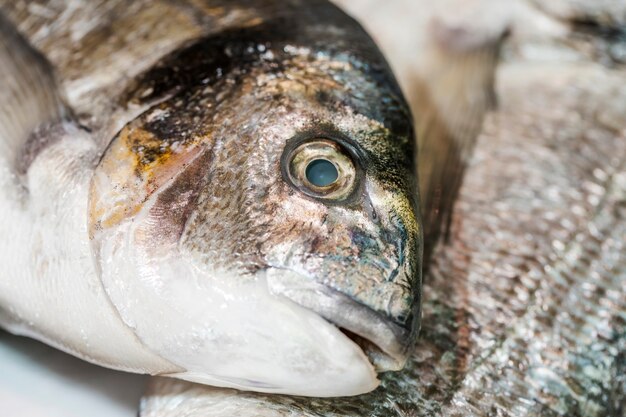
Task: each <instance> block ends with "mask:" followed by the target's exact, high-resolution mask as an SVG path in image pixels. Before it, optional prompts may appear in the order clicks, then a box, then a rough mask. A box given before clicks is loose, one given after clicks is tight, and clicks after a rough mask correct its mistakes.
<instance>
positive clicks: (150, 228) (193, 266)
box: [0, 0, 422, 396]
mask: <svg viewBox="0 0 626 417" xmlns="http://www.w3.org/2000/svg"><path fill="white" fill-rule="evenodd" d="M0 10H1V11H2V21H1V22H0V23H1V28H2V31H3V32H2V34H3V37H2V48H3V49H2V54H3V56H2V58H3V59H2V62H3V63H4V64H3V65H4V66H3V67H0V69H1V70H2V77H0V78H2V79H3V84H1V85H0V86H1V87H2V94H3V95H4V96H3V98H2V103H3V107H2V108H1V109H2V112H3V113H2V119H0V121H2V123H1V128H2V130H0V139H1V141H0V142H1V143H2V146H3V147H4V151H5V152H4V154H3V160H2V161H3V162H2V167H1V168H2V175H1V177H0V181H2V184H0V188H1V189H2V191H1V192H2V193H3V194H2V199H1V200H0V201H1V203H0V204H2V206H1V207H0V210H1V211H2V213H3V216H2V219H1V220H0V236H2V239H0V253H2V259H1V263H2V264H3V270H2V275H1V277H0V324H1V325H2V326H3V327H5V328H6V329H8V330H9V331H11V332H14V333H16V334H22V335H27V336H31V337H34V338H37V339H40V340H43V341H45V342H46V343H49V344H51V345H53V346H56V347H58V348H60V349H62V350H65V351H67V352H69V353H72V354H74V355H76V356H79V357H81V358H83V359H86V360H89V361H91V362H94V363H97V364H100V365H103V366H108V367H112V368H115V369H121V370H125V371H131V372H142V373H150V374H158V375H170V376H174V377H178V378H182V379H186V380H190V381H194V382H200V383H204V384H209V385H217V386H223V387H233V388H240V389H250V390H256V391H262V392H272V393H284V394H298V395H314V396H343V395H355V394H361V393H364V392H368V391H371V390H372V389H374V388H375V387H376V386H377V385H378V383H379V382H378V379H377V371H385V370H398V369H400V368H402V367H403V365H404V363H405V362H406V360H407V358H408V356H409V354H410V352H411V350H412V347H413V345H414V342H415V339H416V337H417V332H418V330H419V317H420V302H421V250H422V242H421V235H422V228H421V223H420V218H419V200H418V194H417V185H416V184H417V179H416V174H415V159H414V156H415V145H414V139H413V128H412V119H411V116H410V111H409V109H408V106H407V104H406V102H405V100H404V98H403V96H402V93H401V91H400V89H399V87H398V85H397V83H396V81H395V79H394V77H393V75H392V73H391V71H390V69H389V68H388V66H387V64H386V62H385V60H384V58H383V56H382V55H381V53H380V52H379V51H378V49H377V47H376V46H375V44H374V43H373V42H372V41H371V39H370V38H369V37H368V36H367V34H366V33H365V32H364V31H363V30H362V29H361V28H360V26H359V25H358V24H357V23H356V22H355V21H354V20H353V19H351V18H349V17H348V16H347V15H345V14H344V13H343V12H341V11H340V10H339V9H338V8H337V7H335V6H333V5H332V4H331V3H328V2H325V1H306V2H305V1H290V2H277V1H234V2H233V1H228V2H224V1H219V0H216V1H212V0H211V1H198V2H196V1H179V2H169V1H163V2H160V1H159V2H135V3H133V4H132V5H130V6H129V5H128V4H127V3H126V2H116V1H106V2H98V3H96V2H87V1H85V2H78V3H75V2H65V1H60V2H35V1H33V2H19V3H15V2H3V3H1V4H0ZM33 109H39V110H38V111H37V112H35V111H34V110H33ZM329 178H330V179H329Z"/></svg>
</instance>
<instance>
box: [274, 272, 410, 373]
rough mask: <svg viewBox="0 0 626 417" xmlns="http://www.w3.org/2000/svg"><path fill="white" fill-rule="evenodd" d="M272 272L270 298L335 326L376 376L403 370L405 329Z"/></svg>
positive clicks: (296, 277) (301, 279) (317, 286)
mask: <svg viewBox="0 0 626 417" xmlns="http://www.w3.org/2000/svg"><path fill="white" fill-rule="evenodd" d="M268 272H269V271H268ZM272 272H273V273H268V281H267V282H268V287H269V290H270V292H271V293H272V294H274V295H281V296H284V297H286V298H288V299H290V300H291V301H293V302H295V303H297V304H298V305H300V306H302V307H304V308H306V309H308V310H311V311H313V312H315V313H316V314H318V315H319V316H321V317H322V318H324V319H325V320H327V321H329V322H330V323H332V324H333V325H335V326H336V327H337V328H338V329H339V331H341V332H342V333H343V334H344V335H345V336H346V337H348V338H349V339H350V340H352V341H353V342H354V343H355V344H356V345H357V346H358V347H359V348H360V349H361V350H362V351H363V353H364V354H365V355H366V356H367V358H368V359H369V361H370V362H371V364H372V365H373V367H374V369H375V370H376V371H377V372H386V371H398V370H400V369H402V368H403V367H404V365H405V364H406V361H407V360H408V357H409V355H410V351H411V349H410V348H411V336H410V332H409V331H408V330H407V329H405V328H403V327H401V326H400V325H398V324H397V323H395V322H393V321H392V319H391V318H389V317H385V316H384V315H383V314H381V313H378V312H376V311H374V310H372V309H371V308H370V307H368V306H366V305H363V304H361V303H359V302H358V301H356V300H354V299H352V298H351V297H349V296H348V295H346V294H343V293H341V292H339V291H337V290H335V289H333V288H330V287H328V286H326V285H324V284H322V283H319V282H316V281H313V280H311V279H310V278H308V277H306V276H304V275H302V274H299V273H297V272H293V271H289V270H284V269H276V270H273V271H272Z"/></svg>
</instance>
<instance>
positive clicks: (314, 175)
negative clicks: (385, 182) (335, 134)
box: [287, 138, 357, 201]
mask: <svg viewBox="0 0 626 417" xmlns="http://www.w3.org/2000/svg"><path fill="white" fill-rule="evenodd" d="M287 165H288V167H287V168H288V169H287V176H288V179H289V181H290V182H291V183H292V185H293V186H294V187H295V188H297V189H298V190H299V191H301V192H303V193H304V194H306V195H308V196H311V197H316V198H320V199H323V200H332V201H342V200H345V199H347V198H348V197H349V196H350V195H351V194H352V191H354V189H355V183H356V177H357V174H356V173H357V169H356V166H355V162H354V161H353V158H352V156H351V154H350V153H349V152H347V151H346V150H345V149H344V148H343V147H342V146H341V145H340V144H339V143H337V142H336V141H333V140H331V139H325V138H315V139H312V140H309V141H306V142H304V143H302V144H300V145H298V146H297V147H296V148H295V149H293V150H292V151H291V152H290V153H289V155H288V162H287Z"/></svg>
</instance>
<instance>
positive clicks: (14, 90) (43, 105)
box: [0, 12, 70, 171]
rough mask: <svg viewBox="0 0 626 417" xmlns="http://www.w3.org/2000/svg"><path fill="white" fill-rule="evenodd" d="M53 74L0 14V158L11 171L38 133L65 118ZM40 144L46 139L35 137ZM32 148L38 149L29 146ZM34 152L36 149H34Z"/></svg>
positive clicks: (49, 67)
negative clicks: (34, 134)
mask: <svg viewBox="0 0 626 417" xmlns="http://www.w3.org/2000/svg"><path fill="white" fill-rule="evenodd" d="M69 114H70V111H69V110H68V108H67V107H66V106H65V105H64V104H63V100H62V98H61V94H60V93H59V89H58V88H57V83H56V81H55V77H54V71H53V69H52V66H51V65H50V63H49V62H48V61H47V60H46V58H45V57H44V56H43V55H41V54H40V53H39V52H37V51H36V50H35V49H34V48H33V47H32V46H31V45H30V44H29V43H28V41H27V40H26V39H24V37H23V36H22V35H20V33H19V32H18V31H17V29H16V28H15V26H14V25H13V24H12V23H11V22H10V21H9V20H8V19H7V18H6V17H5V16H4V15H3V14H2V13H1V12H0V155H1V158H2V159H4V160H5V163H6V164H8V165H9V166H10V167H11V168H12V169H13V170H16V171H17V170H19V169H18V166H20V165H23V164H20V162H19V161H18V159H19V157H20V155H26V157H27V158H32V154H33V152H32V151H31V150H27V149H24V148H25V147H26V146H31V145H27V142H29V138H30V137H31V136H32V135H33V133H34V132H36V131H37V130H38V129H45V128H46V127H47V126H50V125H52V124H55V123H57V122H59V121H61V120H63V119H65V118H68V117H69ZM38 136H39V140H40V141H43V138H44V136H45V135H41V134H40V135H38ZM32 146H34V147H35V148H41V146H38V145H37V144H32ZM35 150H36V149H35Z"/></svg>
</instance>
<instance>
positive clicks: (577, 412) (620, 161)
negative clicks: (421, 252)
mask: <svg viewBox="0 0 626 417" xmlns="http://www.w3.org/2000/svg"><path fill="white" fill-rule="evenodd" d="M452 3H454V2H452ZM470 3H471V4H473V5H474V7H472V6H470ZM599 3H602V6H601V5H600V4H599ZM431 4H432V2H426V1H424V2H412V1H411V2H406V4H403V5H402V6H398V9H396V10H395V11H394V10H393V6H392V5H390V4H387V6H388V7H387V8H384V9H381V8H380V7H379V4H378V3H376V2H369V3H367V5H369V9H368V7H367V6H364V5H363V4H361V5H360V6H359V5H355V4H353V2H345V4H344V6H345V7H346V8H347V9H348V10H352V11H353V12H354V13H355V14H356V15H357V16H360V17H362V20H363V22H366V24H368V25H369V29H370V31H371V33H373V35H374V37H375V38H377V39H379V40H383V42H382V46H383V50H384V51H395V54H393V53H392V54H389V57H390V62H391V64H392V66H394V65H396V67H395V68H396V71H397V73H399V74H405V75H406V76H405V77H401V78H400V81H401V83H402V84H403V86H404V87H405V91H407V98H408V99H409V101H410V102H411V103H416V104H418V106H416V107H415V108H416V109H419V108H421V109H423V110H422V112H419V111H418V112H416V114H415V118H416V130H417V131H418V132H424V133H428V132H431V133H430V135H428V136H426V137H424V136H422V137H420V136H419V135H418V140H419V141H424V140H432V141H433V142H431V143H429V144H426V145H423V146H426V147H429V148H430V150H429V151H427V152H425V153H423V154H420V155H419V157H418V159H420V161H421V158H422V157H426V155H431V156H432V155H434V156H436V157H438V158H440V160H446V158H449V159H448V160H449V161H453V162H451V163H453V166H451V167H449V169H446V167H439V166H435V167H434V170H431V166H430V165H429V164H428V163H425V164H418V167H419V172H420V174H422V173H425V172H434V173H435V174H436V173H437V171H438V170H442V171H443V173H449V174H452V173H454V172H458V170H459V169H461V170H465V176H464V179H463V183H462V185H461V187H460V188H459V194H458V199H457V200H456V202H455V203H454V206H453V209H454V210H453V214H452V218H451V222H450V226H449V229H448V230H447V232H446V233H442V234H440V240H438V241H437V242H426V245H433V248H434V251H433V255H432V258H431V261H430V268H429V270H428V271H427V272H426V273H425V276H424V308H423V311H424V315H423V326H422V334H421V336H420V339H419V341H418V344H417V347H416V349H415V351H414V353H413V356H412V358H411V360H410V362H409V364H408V365H407V367H406V368H405V370H404V371H402V372H399V373H394V374H387V375H385V376H384V377H383V378H382V384H381V387H380V388H379V389H377V390H376V391H374V392H372V393H369V394H366V395H363V396H358V397H353V398H345V399H333V400H332V401H329V400H325V399H301V398H295V397H285V396H266V395H259V394H253V393H242V392H237V391H233V390H220V389H207V388H204V387H200V386H197V385H192V384H186V383H184V382H181V381H174V380H169V379H166V378H155V379H154V380H153V382H152V384H151V386H150V388H149V390H148V393H147V395H146V397H145V398H144V400H143V401H142V415H143V416H146V417H156V416H158V417H164V416H167V417H177V416H182V415H185V416H203V417H206V416H231V415H232V416H244V415H248V416H271V417H276V416H307V417H308V416H311V417H312V416H333V417H337V416H376V417H396V416H403V417H406V416H410V417H416V416H455V417H456V416H507V417H508V416H520V417H521V416H542V417H545V416H548V417H552V416H555V417H556V416H594V417H595V416H597V417H599V416H616V417H617V416H623V415H624V412H625V411H624V410H626V394H625V393H626V388H625V387H626V385H625V380H624V375H626V368H625V366H626V361H625V360H624V358H625V357H626V356H625V352H626V350H625V349H626V334H625V333H624V329H625V328H626V327H625V322H624V319H625V312H626V298H625V296H624V294H626V287H625V285H626V279H625V278H626V257H625V256H624V254H625V251H624V242H625V236H626V229H625V226H626V222H625V221H624V219H625V216H626V212H625V211H624V207H625V206H624V202H625V197H626V188H625V186H626V182H625V181H624V179H625V178H626V177H625V169H626V166H625V162H626V135H625V133H626V124H625V120H626V118H625V117H624V116H625V115H626V107H625V106H626V90H625V89H624V86H625V85H626V71H625V67H624V61H623V60H621V61H620V59H619V57H620V55H619V54H616V53H615V52H616V51H618V50H619V49H620V48H623V46H624V39H625V38H624V37H623V33H624V32H623V29H621V30H622V31H620V29H618V28H620V27H621V28H623V27H624V22H626V13H625V12H626V9H625V8H624V3H623V2H619V1H615V2H611V1H607V2H591V3H589V2H588V3H585V4H583V2H578V1H559V2H550V4H548V3H547V2H543V3H540V2H532V3H531V4H530V5H531V6H532V7H528V6H529V4H527V3H525V2H507V5H506V8H509V7H510V9H509V12H510V13H511V14H508V15H507V14H504V17H503V14H502V9H500V7H502V4H503V3H502V2H489V1H478V2H466V1H463V2H458V3H456V8H455V7H451V5H450V2H448V3H447V6H448V7H451V8H443V9H442V10H443V11H444V13H443V14H438V15H437V16H438V18H440V19H441V22H442V23H444V24H445V25H447V26H448V27H449V28H451V29H452V30H451V31H449V32H448V33H449V34H450V35H453V36H451V37H450V38H448V39H451V40H453V42H451V43H444V44H439V46H446V45H447V46H448V48H447V49H446V48H444V49H439V50H438V51H439V52H440V53H441V54H440V55H438V56H439V57H440V58H442V60H439V62H440V64H439V65H442V66H441V67H439V66H438V65H436V64H437V61H432V60H428V61H427V62H425V63H424V62H417V61H419V60H420V58H419V57H417V56H415V55H411V54H408V53H407V51H416V50H418V51H423V49H418V48H416V47H413V48H411V45H410V43H411V41H409V40H408V39H406V38H402V37H401V36H400V34H401V35H403V36H406V35H407V34H408V33H413V32H410V29H409V28H414V30H415V33H416V34H415V36H414V38H413V39H418V38H419V36H424V35H423V33H422V32H421V31H422V30H426V28H427V27H428V26H427V25H424V26H418V25H415V23H414V20H415V19H418V18H419V15H418V14H417V13H415V14H413V15H412V14H410V13H409V12H408V11H407V10H411V9H412V8H415V10H419V11H421V12H425V11H427V10H429V7H432V6H429V5H431ZM361 7H362V8H361ZM544 8H545V9H546V10H550V9H553V8H554V9H558V10H559V12H558V13H555V14H551V13H548V12H546V10H543V9H544ZM450 10H453V11H455V12H454V13H452V12H450ZM461 11H462V13H461ZM609 11H610V12H609ZM506 16H508V17H506ZM490 19H493V21H490ZM501 19H504V24H503V21H502V20H501ZM368 22H369V23H368ZM403 22H404V24H403ZM580 22H586V23H585V24H584V25H582V27H581V26H580ZM492 24H493V25H492ZM503 26H504V27H508V28H509V31H510V34H509V37H508V38H507V39H505V41H504V44H503V51H502V62H501V63H500V65H499V67H498V69H497V71H496V73H495V95H496V98H497V100H496V103H497V107H495V108H494V109H493V110H492V111H491V112H490V113H489V114H488V115H487V118H486V120H485V123H484V126H483V127H482V130H481V132H480V135H479V136H478V138H476V141H475V148H473V149H470V150H471V151H472V152H470V154H471V157H470V158H468V159H464V158H459V153H458V152H456V151H455V152H452V153H450V152H448V151H447V149H450V146H449V145H450V144H451V145H462V143H461V144H459V143H457V142H455V139H454V138H455V135H460V136H457V137H463V136H464V135H466V134H467V131H464V130H461V129H456V130H455V129H450V128H451V127H454V126H460V125H462V124H460V123H459V122H463V119H462V117H463V115H464V114H465V115H467V114H471V113H473V110H475V108H474V109H472V108H471V106H470V108H467V109H466V110H467V112H466V113H463V112H459V111H457V109H459V107H457V106H459V105H462V102H461V100H459V101H455V102H452V103H451V104H446V101H447V100H451V97H450V96H449V95H448V94H449V93H446V89H445V87H446V86H448V87H450V86H457V87H459V86H461V87H462V86H466V87H470V88H457V89H454V88H453V89H452V90H448V91H456V92H460V91H463V92H464V93H465V95H464V96H463V97H465V98H471V97H473V98H476V97H477V98H478V99H477V101H475V103H476V102H477V103H479V104H480V103H481V101H480V100H481V97H487V96H488V94H487V93H488V91H487V90H481V89H479V91H474V90H473V89H472V88H471V87H472V86H473V87H477V86H480V85H481V83H480V82H477V81H480V80H481V79H485V78H484V77H478V78H477V77H476V75H480V74H483V75H485V74H488V73H487V72H484V70H479V71H478V72H474V70H473V69H475V66H474V65H473V64H472V63H473V62H476V61H474V60H473V59H474V58H476V57H484V48H483V46H485V44H484V43H481V42H478V43H475V42H474V41H476V40H480V39H483V40H489V38H490V35H489V34H493V33H497V32H498V31H499V30H500V29H499V28H502V27H503ZM494 28H495V29H496V30H495V32H494ZM455 34H457V35H459V34H460V38H457V40H458V41H460V42H456V41H454V39H455V36H454V35H455ZM620 34H621V35H620ZM485 35H487V36H485ZM385 39H387V40H388V41H389V43H385V42H384V40H385ZM398 39H403V40H402V41H400V40H398ZM461 41H462V42H461ZM397 42H405V43H404V44H403V47H402V48H399V49H398V47H397V45H396V43H397ZM472 43H474V45H475V46H476V48H469V49H463V48H461V50H459V49H455V48H452V49H450V48H449V47H450V46H458V45H468V44H472ZM416 44H419V43H417V42H416ZM431 46H432V45H431ZM394 48H396V49H394ZM468 54H469V55H468ZM412 60H415V62H412ZM488 61H489V59H482V60H479V61H478V62H488ZM428 68H431V69H430V70H429V69H428ZM453 73H456V74H459V76H460V77H462V78H461V81H462V79H466V80H473V82H472V83H471V84H469V86H468V85H465V84H463V83H458V81H459V79H458V78H456V77H452V78H451V79H450V81H449V82H445V81H444V79H445V77H446V76H448V75H454V74H453ZM407 74H408V75H407ZM424 80H430V82H429V83H424ZM439 88H441V89H440V90H439ZM424 91H427V92H431V93H433V92H437V91H438V93H435V94H434V99H432V98H431V99H425V98H424V95H423V94H424ZM429 100H430V101H429ZM467 102H469V103H471V102H472V100H468V101H467ZM441 103H443V106H442V105H441ZM449 105H451V106H452V109H450V107H448V106H449ZM447 110H450V111H448V112H447V113H446V111H447ZM424 112H426V114H424ZM457 117H460V119H459V118H457ZM433 127H434V129H433ZM433 132H435V133H433ZM465 137H466V138H469V139H471V137H470V136H465ZM420 149H423V148H422V147H421V146H420ZM464 162H465V163H467V165H465V166H463V163H464ZM458 164H461V166H457V165H458ZM423 169H424V170H425V171H423ZM431 181H432V183H434V184H435V187H440V186H441V184H442V183H441V182H440V181H439V180H437V179H436V177H430V178H429V177H423V178H420V182H422V184H424V185H425V188H424V189H422V190H421V191H422V192H423V193H425V194H427V195H434V196H436V195H437V193H436V192H434V191H436V190H433V189H431V188H428V187H429V185H428V184H429V183H431ZM443 185H445V183H443ZM431 192H432V194H430V193H431ZM431 201H433V200H431ZM444 208H445V209H450V207H444ZM431 216H432V217H431ZM437 216H438V213H432V212H430V211H428V208H427V209H426V211H425V212H424V217H425V218H426V219H430V218H436V217H437ZM444 223H445V222H444ZM425 227H426V228H428V227H431V226H430V225H425ZM444 231H445V228H444ZM174 404H176V406H174Z"/></svg>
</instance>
